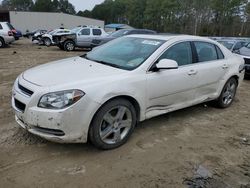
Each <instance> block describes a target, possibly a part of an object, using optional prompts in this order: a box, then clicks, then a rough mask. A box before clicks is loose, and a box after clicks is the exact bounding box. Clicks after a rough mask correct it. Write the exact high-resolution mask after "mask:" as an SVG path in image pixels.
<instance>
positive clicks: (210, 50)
mask: <svg viewBox="0 0 250 188" xmlns="http://www.w3.org/2000/svg"><path fill="white" fill-rule="evenodd" d="M194 45H195V47H196V51H197V54H198V61H199V62H205V61H213V60H217V59H218V58H217V51H216V49H215V45H214V44H210V43H207V42H194Z"/></svg>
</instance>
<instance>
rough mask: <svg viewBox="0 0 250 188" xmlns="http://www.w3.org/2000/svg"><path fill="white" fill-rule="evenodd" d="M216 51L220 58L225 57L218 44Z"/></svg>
mask: <svg viewBox="0 0 250 188" xmlns="http://www.w3.org/2000/svg"><path fill="white" fill-rule="evenodd" d="M216 51H217V54H218V59H224V55H223V53H222V51H221V49H220V48H219V47H218V46H216Z"/></svg>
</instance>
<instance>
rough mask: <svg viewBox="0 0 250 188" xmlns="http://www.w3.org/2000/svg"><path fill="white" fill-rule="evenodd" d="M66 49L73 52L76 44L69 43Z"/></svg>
mask: <svg viewBox="0 0 250 188" xmlns="http://www.w3.org/2000/svg"><path fill="white" fill-rule="evenodd" d="M66 48H67V50H68V51H73V50H74V44H73V43H71V42H69V43H68V44H67V45H66Z"/></svg>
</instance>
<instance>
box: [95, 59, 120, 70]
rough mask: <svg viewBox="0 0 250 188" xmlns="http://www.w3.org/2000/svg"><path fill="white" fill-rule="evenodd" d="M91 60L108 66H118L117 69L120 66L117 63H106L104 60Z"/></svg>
mask: <svg viewBox="0 0 250 188" xmlns="http://www.w3.org/2000/svg"><path fill="white" fill-rule="evenodd" d="M92 61H95V62H97V63H100V64H103V65H108V66H111V67H115V68H119V69H120V68H121V66H119V65H116V64H111V63H108V62H105V61H99V60H92Z"/></svg>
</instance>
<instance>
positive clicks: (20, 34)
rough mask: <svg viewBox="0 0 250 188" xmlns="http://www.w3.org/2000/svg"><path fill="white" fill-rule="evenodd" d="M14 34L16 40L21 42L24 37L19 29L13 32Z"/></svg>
mask: <svg viewBox="0 0 250 188" xmlns="http://www.w3.org/2000/svg"><path fill="white" fill-rule="evenodd" d="M13 34H14V37H15V40H19V39H20V38H21V37H22V36H23V34H22V32H21V31H19V30H17V29H15V30H14V31H13Z"/></svg>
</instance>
